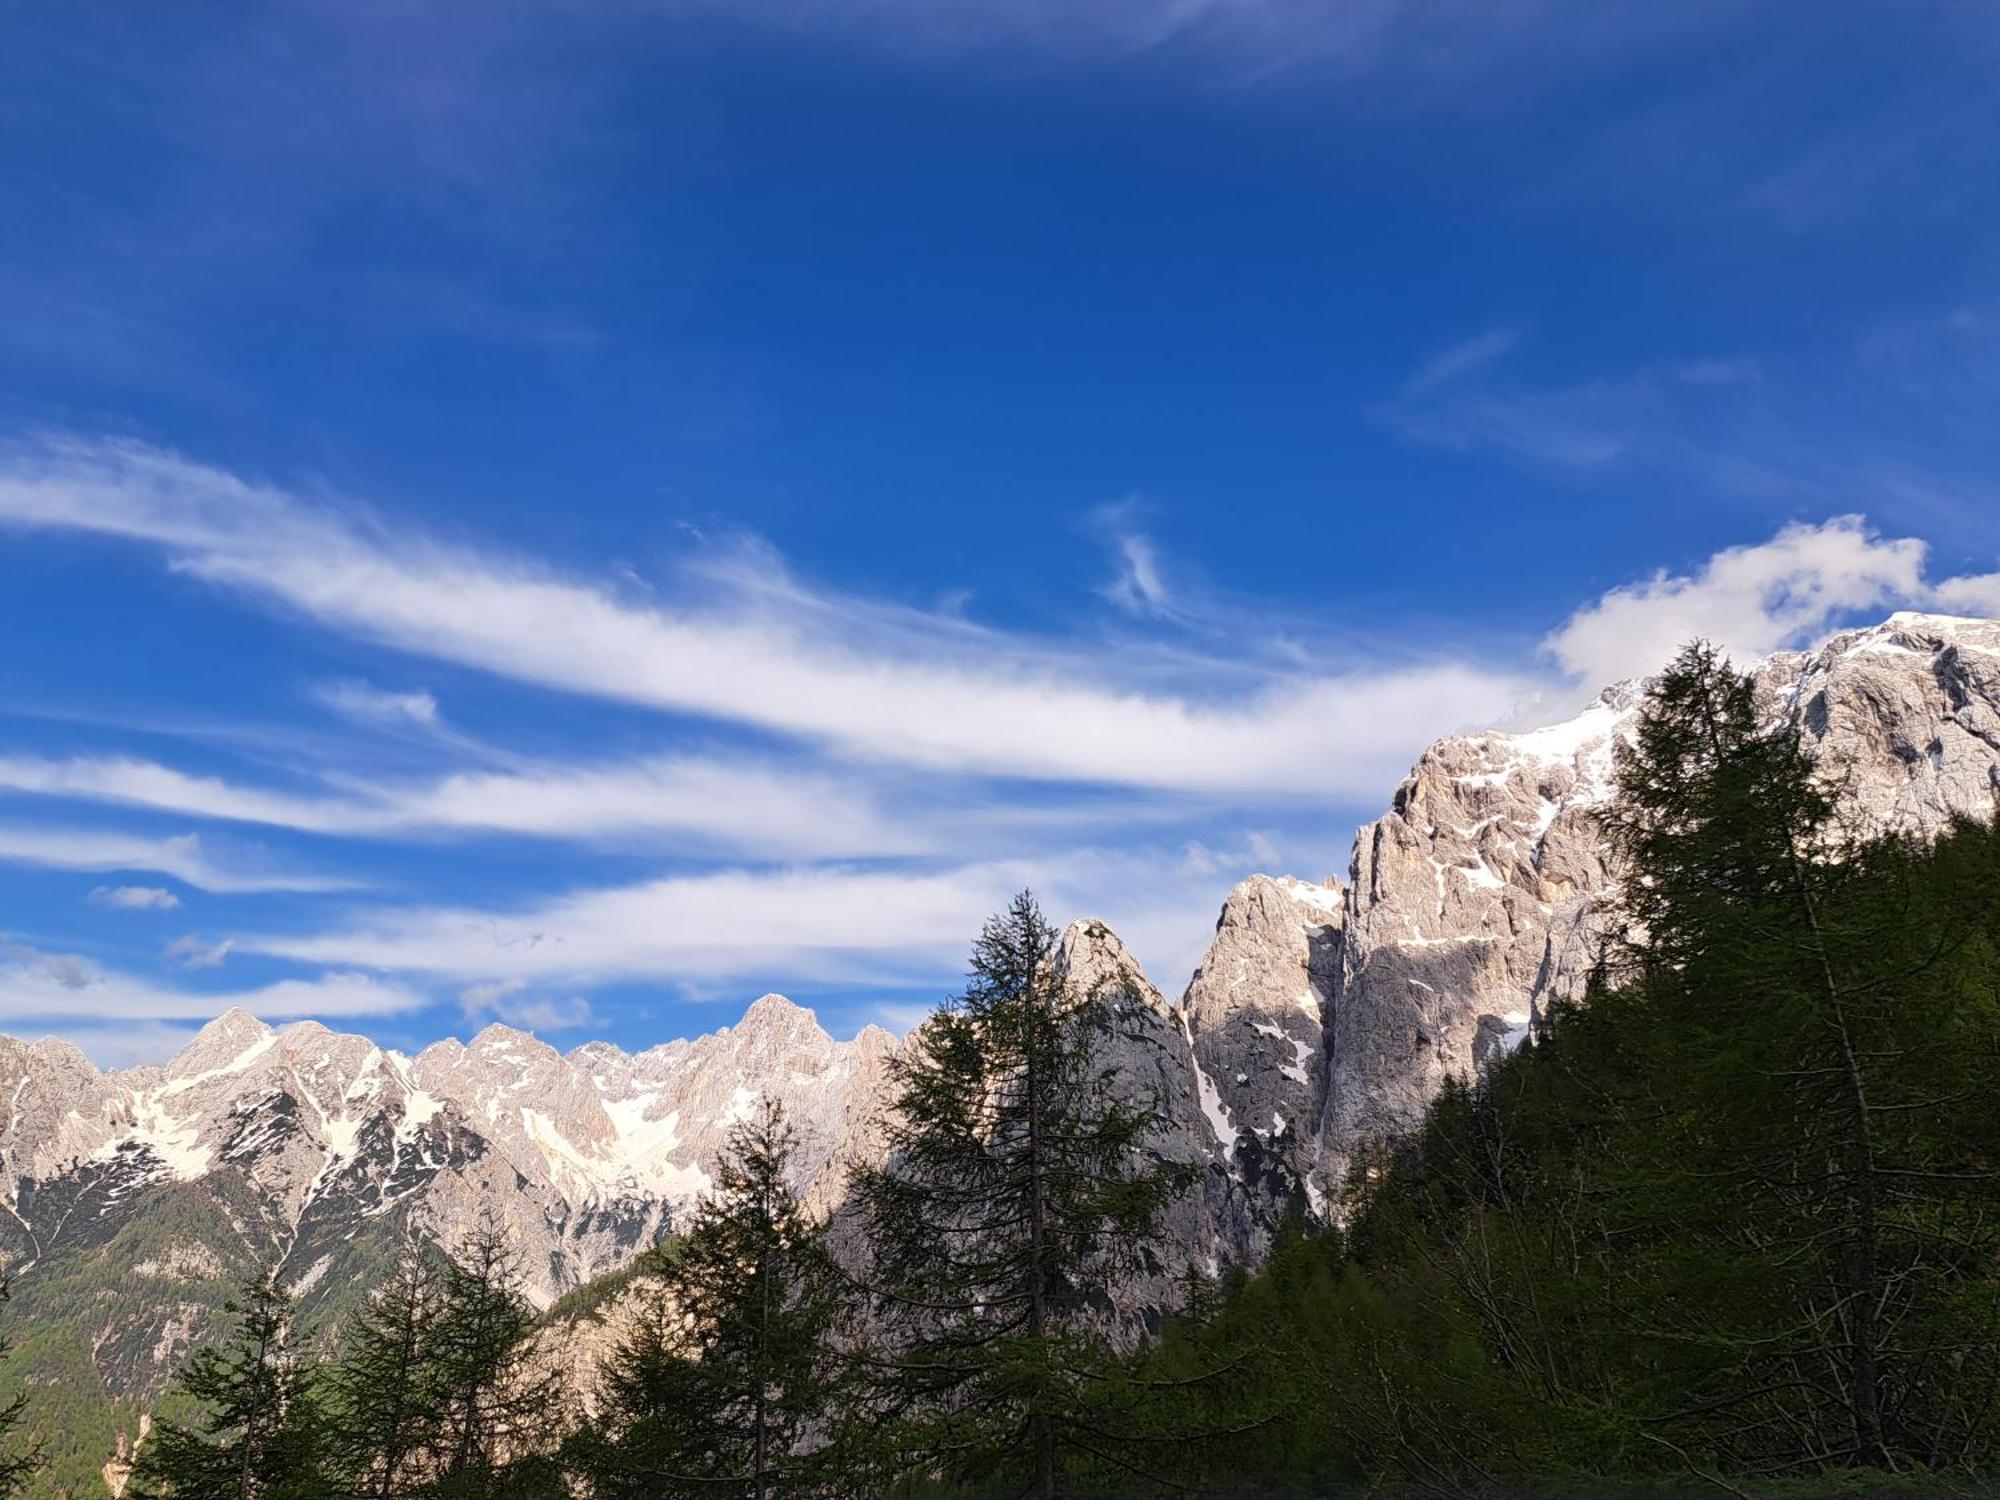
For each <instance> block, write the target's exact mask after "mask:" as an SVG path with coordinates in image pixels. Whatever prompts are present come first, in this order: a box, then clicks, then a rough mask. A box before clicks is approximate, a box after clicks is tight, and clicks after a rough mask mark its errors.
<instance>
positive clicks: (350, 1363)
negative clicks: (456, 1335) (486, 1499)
mask: <svg viewBox="0 0 2000 1500" xmlns="http://www.w3.org/2000/svg"><path fill="white" fill-rule="evenodd" d="M443 1311H444V1278H443V1275H442V1273H441V1270H440V1267H439V1265H438V1261H437V1258H436V1256H435V1255H434V1253H433V1252H432V1251H431V1250H430V1249H429V1248H428V1247H427V1246H425V1245H423V1244H421V1243H419V1242H418V1241H416V1240H414V1239H413V1240H411V1241H410V1242H409V1243H408V1244H407V1245H406V1246H405V1247H404V1249H403V1251H402V1253H401V1254H400V1255H399V1256H398V1257H397V1259H396V1262H395V1264H394V1266H393V1267H391V1269H390V1271H389V1275H388V1279H387V1280H385V1281H384V1282H383V1283H382V1285H381V1286H379V1287H378V1288H376V1290H375V1291H374V1292H373V1293H372V1294H371V1295H370V1296H369V1298H368V1304H367V1306H366V1308H365V1309H364V1310H363V1311H362V1313H361V1314H360V1316H359V1317H358V1318H357V1319H356V1320H355V1324H354V1327H353V1329H352V1330H351V1331H350V1332H348V1333H347V1335H346V1337H345V1338H344V1340H343V1345H342V1352H341V1357H340V1362H339V1364H338V1365H337V1366H336V1367H335V1368H334V1370H333V1372H332V1374H331V1376H330V1377H329V1380H328V1392H327V1396H328V1406H329V1409H330V1414H331V1416H332V1419H333V1420H332V1423H331V1426H332V1434H331V1439H330V1446H331V1449H332V1451H333V1453H334V1455H335V1457H336V1460H337V1464H338V1468H339V1471H340V1473H341V1474H342V1476H343V1480H344V1488H345V1490H346V1491H347V1493H349V1494H353V1495H357V1496H371V1497H375V1500H391V1497H394V1496H403V1495H420V1494H422V1493H423V1492H424V1486H425V1484H426V1483H427V1482H428V1479H429V1475H430V1471H431V1468H432V1466H433V1465H434V1464H435V1463H436V1461H437V1458H438V1449H439V1444H440V1438H441V1435H442V1431H443V1424H444V1410H443V1390H442V1385H443V1381H442V1379H441V1371H440V1369H439V1357H438V1356H439V1349H438V1341H437V1336H436V1335H437V1327H438V1322H439V1319H440V1317H441V1316H442V1314H443Z"/></svg>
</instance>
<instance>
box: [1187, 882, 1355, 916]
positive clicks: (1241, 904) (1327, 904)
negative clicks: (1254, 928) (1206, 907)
mask: <svg viewBox="0 0 2000 1500" xmlns="http://www.w3.org/2000/svg"><path fill="white" fill-rule="evenodd" d="M1266 892H1271V893H1275V894H1277V895H1278V896H1280V897H1281V898H1283V899H1284V900H1286V901H1288V902H1290V903H1291V904H1292V905H1294V906H1304V907H1308V908H1310V909H1311V910H1312V911H1313V912H1314V913H1315V914H1316V915H1318V916H1322V917H1324V918H1326V919H1327V920H1328V921H1331V922H1334V923H1336V924H1337V923H1339V922H1340V921H1341V920H1342V918H1343V917H1344V915H1345V913H1346V904H1347V887H1346V886H1344V885H1342V884H1341V881H1340V877H1339V876H1337V875H1329V876H1327V877H1326V879H1324V880H1322V881H1320V882H1319V883H1318V884H1317V885H1315V884H1314V883H1313V882H1312V881H1310V880H1301V879H1300V878H1299V877H1298V876H1296V875H1265V874H1261V873H1260V874H1256V875H1246V876H1244V877H1243V879H1241V880H1239V881H1237V882H1236V884H1235V885H1233V886H1231V887H1230V888H1229V894H1228V895H1227V896H1226V897H1224V898H1223V902H1222V911H1221V912H1220V914H1219V915H1217V917H1216V919H1215V925H1216V926H1217V927H1218V928H1220V927H1221V926H1222V925H1223V924H1224V923H1226V922H1228V920H1229V918H1230V915H1231V913H1234V912H1241V911H1243V910H1244V909H1245V908H1247V907H1249V906H1251V905H1252V904H1254V903H1255V902H1256V901H1258V900H1259V899H1260V898H1261V897H1262V896H1263V895H1264V894H1265V893H1266Z"/></svg>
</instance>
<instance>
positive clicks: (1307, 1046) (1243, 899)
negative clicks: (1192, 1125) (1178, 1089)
mask: <svg viewBox="0 0 2000 1500" xmlns="http://www.w3.org/2000/svg"><path fill="white" fill-rule="evenodd" d="M1345 898H1346V893H1345V892H1344V890H1343V889H1342V888H1341V885H1340V883H1339V882H1338V881H1336V880H1329V881H1328V882H1327V883H1326V884H1325V885H1308V884H1306V883H1305V882H1304V881H1302V880H1293V879H1291V878H1289V877H1281V878H1277V879H1273V878H1272V877H1271V876H1268V875H1253V876H1251V877H1250V878H1249V879H1248V880H1246V881H1244V882H1243V883H1242V884H1241V885H1239V886H1237V887H1236V889H1235V890H1233V891H1231V892H1230V893H1229V899H1228V900H1226V901H1225V902H1223V905H1222V915H1221V916H1220V917H1219V918H1217V919H1216V924H1215V938H1214V940H1213V941H1212V942H1211V943H1210V944H1209V946H1208V952H1207V953H1206V954H1205V955H1204V956H1203V958H1202V961H1201V967H1200V968H1198V969H1196V970H1195V973H1194V978H1193V979H1192V980H1191V981H1190V982H1189V984H1188V987H1187V993H1186V994H1184V995H1183V996H1182V997H1181V1013H1182V1015H1183V1016H1184V1017H1185V1019H1186V1024H1187V1029H1188V1037H1189V1041H1190V1043H1191V1044H1192V1046H1193V1049H1194V1065H1195V1070H1196V1083H1197V1085H1198V1090H1199V1099H1200V1102H1201V1105H1202V1110H1203V1114H1204V1115H1205V1117H1206V1119H1207V1121H1208V1123H1209V1127H1210V1129H1211V1130H1212V1131H1213V1132H1214V1134H1215V1138H1216V1140H1217V1142H1218V1143H1219V1144H1220V1145H1221V1146H1222V1147H1223V1149H1224V1151H1225V1152H1226V1153H1228V1154H1229V1158H1230V1160H1231V1162H1232V1164H1233V1168H1234V1170H1235V1172H1236V1175H1237V1176H1238V1178H1239V1179H1240V1180H1242V1181H1243V1182H1244V1184H1245V1185H1246V1187H1247V1189H1248V1191H1249V1192H1250V1193H1251V1195H1252V1197H1253V1198H1254V1199H1256V1200H1259V1201H1262V1202H1264V1203H1265V1204H1267V1205H1268V1206H1269V1208H1272V1209H1275V1210H1276V1211H1278V1212H1282V1211H1283V1209H1284V1208H1285V1207H1287V1206H1294V1205H1297V1206H1303V1205H1301V1204H1299V1199H1300V1196H1301V1195H1303V1194H1307V1193H1309V1192H1310V1191H1311V1190H1312V1188H1313V1184H1314V1178H1313V1166H1314V1162H1315V1158H1316V1152H1317V1125H1318V1121H1319V1117H1320V1111H1321V1101H1322V1099H1323V1098H1324V1097H1325V1093H1326V1067H1325V1063H1326V1055H1327V1049H1326V1040H1325V1038H1326V1027H1327V1020H1328V1017H1330V1016H1331V1015H1333V1013H1334V1010H1333V1002H1334V996H1335V993H1336V992H1337V990H1338V987H1339V983H1340V964H1341V953H1342V944H1341V935H1342V932H1343V929H1344V927H1345V924H1346V921H1347V907H1346V899H1345ZM1268 1216H1269V1214H1268V1212H1267V1213H1266V1217H1268Z"/></svg>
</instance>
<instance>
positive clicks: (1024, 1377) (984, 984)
mask: <svg viewBox="0 0 2000 1500" xmlns="http://www.w3.org/2000/svg"><path fill="white" fill-rule="evenodd" d="M1057 945H1058V938H1057V933H1056V931H1055V929H1054V928H1052V927H1051V926H1050V925H1049V923H1048V922H1047V921H1046V920H1045V919H1044V918H1043V916H1042V913H1041V910H1040V908H1039V907H1038V906H1037V905H1036V903H1035V900H1034V898H1033V896H1031V895H1029V894H1028V893H1026V892H1023V893H1022V894H1021V895H1019V896H1017V897H1016V898H1015V899H1014V901H1013V902H1012V904H1011V905H1010V906H1009V907H1008V909H1007V910H1006V911H1005V912H1004V913H1002V914H1000V915H999V916H996V917H994V918H993V919H992V920H991V921H989V922H988V923H987V924H986V927H985V930H984V931H983V932H981V934H980V936H979V938H978V940H977V942H976V943H975V945H974V947H973V954H972V974H971V980H970V983H969V984H968V985H967V987H966V990H965V992H964V994H963V996H962V997H961V998H960V999H959V1000H957V1001H956V1002H954V1003H953V1004H951V1005H948V1006H947V1007H945V1008H944V1009H942V1010H940V1011H939V1012H938V1013H937V1014H936V1015H935V1016H933V1017H932V1018H931V1020H930V1021H929V1022H927V1023H926V1024H925V1026H924V1027H923V1028H922V1029H921V1030H919V1031H918V1032H917V1033H915V1034H914V1035H913V1037H912V1038H911V1042H910V1045H909V1047H908V1049H907V1050H906V1051H905V1052H904V1053H903V1054H902V1055H901V1056H900V1057H898V1058H897V1059H896V1060H895V1061H894V1062H892V1064H891V1068H892V1081H893V1100H892V1107H891V1114H890V1121H889V1125H888V1130H887V1135H888V1139H887V1146H888V1153H887V1160H886V1161H885V1163H884V1164H883V1165H882V1166H881V1167H879V1168H877V1169H875V1170H872V1171H869V1172H867V1173H864V1174H863V1175H862V1176H861V1177H860V1179H859V1181H858V1183H857V1192H858V1197H859V1201H860V1204H861V1206H862V1208H863V1211H864V1214H865V1219H866V1223H867V1226H868V1231H869V1236H870V1240H871V1243H872V1247H873V1251H874V1272H873V1276H874V1282H873V1290H874V1292H875V1297H876V1302H877V1305H878V1308H879V1310H880V1312H881V1313H882V1315H883V1317H884V1319H885V1320H886V1322H887V1323H888V1325H889V1326H890V1327H891V1328H893V1329H894V1330H895V1331H896V1333H897V1334H898V1335H899V1338H900V1343H899V1345H898V1347H897V1349H896V1352H895V1353H894V1354H893V1355H890V1356H886V1357H885V1366H884V1373H885V1380H884V1387H883V1391H882V1398H883V1400H884V1401H885V1403H886V1404H887V1407H888V1409H889V1410H890V1411H892V1412H893V1413H895V1414H896V1415H897V1416H898V1417H899V1418H900V1421H899V1422H898V1423H897V1424H895V1425H894V1427H892V1428H891V1429H890V1430H891V1431H892V1432H895V1433H897V1434H899V1435H900V1437H901V1440H902V1442H903V1444H904V1447H905V1452H906V1453H907V1454H908V1455H909V1457H910V1461H912V1462H922V1463H925V1464H928V1465H930V1466H931V1467H933V1468H934V1469H936V1470H937V1471H938V1472H939V1473H940V1474H941V1475H942V1476H943V1477H945V1478H948V1479H952V1480H961V1481H971V1482H976V1483H983V1482H987V1481H989V1480H1004V1481H1006V1482H1009V1483H1018V1484H1019V1485H1021V1486H1022V1487H1023V1490H1024V1492H1025V1493H1027V1494H1031V1495H1035V1496H1038V1497H1049V1496H1053V1495H1055V1494H1056V1493H1058V1488H1057V1487H1058V1485H1059V1484H1061V1483H1062V1482H1063V1476H1064V1474H1065V1473H1067V1472H1070V1471H1071V1470H1073V1469H1076V1468H1080V1467H1088V1466H1094V1465H1102V1464H1105V1463H1111V1464H1114V1465H1115V1464H1117V1463H1119V1462H1122V1461H1123V1460H1122V1459H1121V1458H1120V1456H1119V1454H1118V1453H1117V1452H1116V1451H1115V1450H1116V1449H1117V1448H1118V1446H1119V1439H1118V1438H1117V1437H1116V1436H1114V1435H1112V1434H1108V1433H1106V1432H1104V1431H1102V1430H1100V1429H1099V1426H1098V1424H1097V1422H1096V1421H1095V1420H1094V1419H1093V1414H1092V1404H1093V1390H1094V1387H1095V1385H1096V1384H1097V1382H1098V1381H1099V1379H1100V1377H1101V1375H1102V1373H1103V1371H1104V1370H1105V1369H1106V1368H1107V1366H1108V1362H1109V1355H1108V1350H1107V1348H1106V1345H1105V1342H1104V1339H1103V1338H1102V1336H1101V1333H1100V1331H1099V1326H1098V1323H1097V1321H1096V1318H1095V1315H1096V1314H1098V1313H1100V1312H1101V1311H1102V1310H1103V1309H1104V1308H1105V1306H1106V1301H1105V1299H1106V1294H1107V1290H1108V1289H1109V1287H1110V1285H1111V1284H1112V1283H1114V1282H1115V1281H1116V1280H1117V1278H1118V1277H1119V1276H1120V1275H1121V1274H1124V1273H1126V1272H1127V1271H1129V1270H1130V1269H1131V1268H1133V1267H1134V1266H1136V1265H1137V1264H1139V1263H1140V1260H1141V1257H1142V1256H1143V1254H1144V1252H1145V1250H1146V1249H1147V1247H1148V1246H1149V1245H1150V1244H1151V1243H1152V1242H1153V1241H1154V1239H1155V1238H1156V1237H1157V1233H1158V1228H1157V1225H1158V1218H1159V1214H1160V1211H1161V1209H1162V1208H1163V1207H1164V1205H1165V1203H1166V1202H1167V1200H1168V1197H1169V1195H1170V1194H1171V1193H1172V1192H1173V1191H1174V1189H1175V1187H1176V1186H1177V1185H1178V1182H1177V1174H1175V1173H1174V1172H1173V1171H1172V1170H1171V1169H1169V1168H1167V1167H1164V1166H1158V1165H1146V1164H1144V1158H1143V1156H1142V1153H1141V1145H1142V1142H1143V1139H1144V1137H1145V1135H1146V1132H1147V1130H1148V1127H1149V1124H1150V1115H1149V1112H1147V1111H1145V1110H1141V1109H1138V1108H1133V1107H1131V1106H1128V1105H1126V1104H1123V1103H1120V1102H1119V1099H1118V1095H1117V1091H1116V1087H1115V1084H1116V1073H1115V1069H1113V1068H1110V1067H1108V1066H1106V1065H1104V1064H1103V1063H1102V1062H1101V1061H1100V1059H1099V1056H1098V1054H1099V1050H1100V1047H1099V1044H1100V1037H1101V1035H1102V1033H1101V1031H1100V1021H1101V1018H1100V1016H1099V1015H1098V1012H1097V1008H1096V1007H1095V1006H1094V1005H1093V1003H1092V997H1091V996H1089V995H1086V994H1081V993H1079V992H1078V989H1077V986H1076V985H1075V984H1073V983H1072V982H1071V981H1070V979H1069V978H1068V976H1067V975H1066V974H1065V973H1064V972H1063V967H1062V963H1061V959H1060V955H1059V953H1058V951H1057Z"/></svg>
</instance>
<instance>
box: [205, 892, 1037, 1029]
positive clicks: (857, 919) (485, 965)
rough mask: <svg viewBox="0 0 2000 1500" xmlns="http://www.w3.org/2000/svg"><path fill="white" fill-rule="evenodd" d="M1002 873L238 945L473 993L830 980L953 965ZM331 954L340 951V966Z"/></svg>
mask: <svg viewBox="0 0 2000 1500" xmlns="http://www.w3.org/2000/svg"><path fill="white" fill-rule="evenodd" d="M1027 873H1028V872H1027V871H1026V870H1025V868H1022V867H1014V866H1006V865H981V866H966V867H961V868H957V869H951V870H945V871H936V872H905V871H883V870H867V869H853V868H848V867H822V868H806V869H793V870H778V871H771V872H757V871H749V870H725V871H720V872H716V873H707V874H694V875H679V876H669V877H666V878H662V879H659V880H650V881H645V882H642V883H639V884H636V885H629V886H615V887H609V888H600V889H594V890H584V891H579V892H575V893H572V894H570V895H566V896H561V897H558V898H556V899H554V900H549V901H543V902H539V903H535V904H532V905H529V906H525V907H522V908H518V909H515V910H511V911H507V910H490V911H489V910H479V909H476V908H385V909H383V910H380V911H377V912H374V913H372V914H367V915H364V916H363V917H362V918H361V919H359V920H358V921H356V922H355V923H354V924H353V925H352V926H350V927H348V928H346V929H344V930H341V931H328V932H320V933H313V934H306V935H296V934H271V935H264V936H255V935H245V936H243V937H241V938H240V940H239V941H240V945H241V946H242V947H243V948H244V949H246V950H250V951H255V952H260V953H269V954H275V955H278V956H281V957H285V958H290V959H294V960H298V961H301V962H306V963H332V964H338V965H342V966H348V965H353V966H359V967H364V968H368V969H380V970H385V971H389V972H396V973H417V974H428V975H435V976H438V977H441V978H445V979H452V980H458V981H462V982H465V983H467V984H469V985H473V986H477V987H478V988H477V989H476V990H475V991H474V993H476V994H479V995H491V996H493V997H494V998H496V999H497V998H499V997H500V996H502V995H503V994H506V993H512V991H509V990H505V989H492V988H489V987H491V986H496V985H499V986H505V985H506V983H507V982H508V981H515V982H516V983H517V984H518V985H525V984H527V983H529V982H551V983H555V982H559V983H563V984H566V985H576V984H589V983H601V982H604V981H608V980H616V979H627V978H651V979H664V980H671V981H682V982H702V981H717V980H728V979H734V978H739V977H743V976H748V975H752V974H757V973H762V972H773V973H784V974H791V975H799V976H810V977H813V978H818V979H822V980H826V981H829V982H857V983H858V982H865V981H875V980H894V979H896V978H897V977H899V976H901V977H905V978H906V977H908V976H910V975H912V974H915V975H918V976H928V975H929V974H931V973H934V972H936V971H937V969H938V967H939V966H940V965H943V966H945V967H946V968H950V967H953V966H955V965H956V962H957V960H958V959H959V958H960V957H961V956H962V950H963V949H964V948H965V946H966V943H967V941H968V940H969V938H970V937H971V935H972V933H974V932H975V931H977V930H978V927H979V924H980V922H981V921H982V920H984V918H985V917H986V915H987V914H988V913H989V912H991V911H994V910H996V909H997V908H998V907H999V906H1000V905H1001V904H1002V903H1003V902H1004V901H1005V900H1006V899H1007V896H1008V895H1009V894H1010V893H1011V892H1012V891H1014V890H1016V889H1018V888H1019V887H1020V886H1021V885H1022V884H1025V883H1026V875H1027ZM334 955H339V956H338V957H334Z"/></svg>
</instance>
